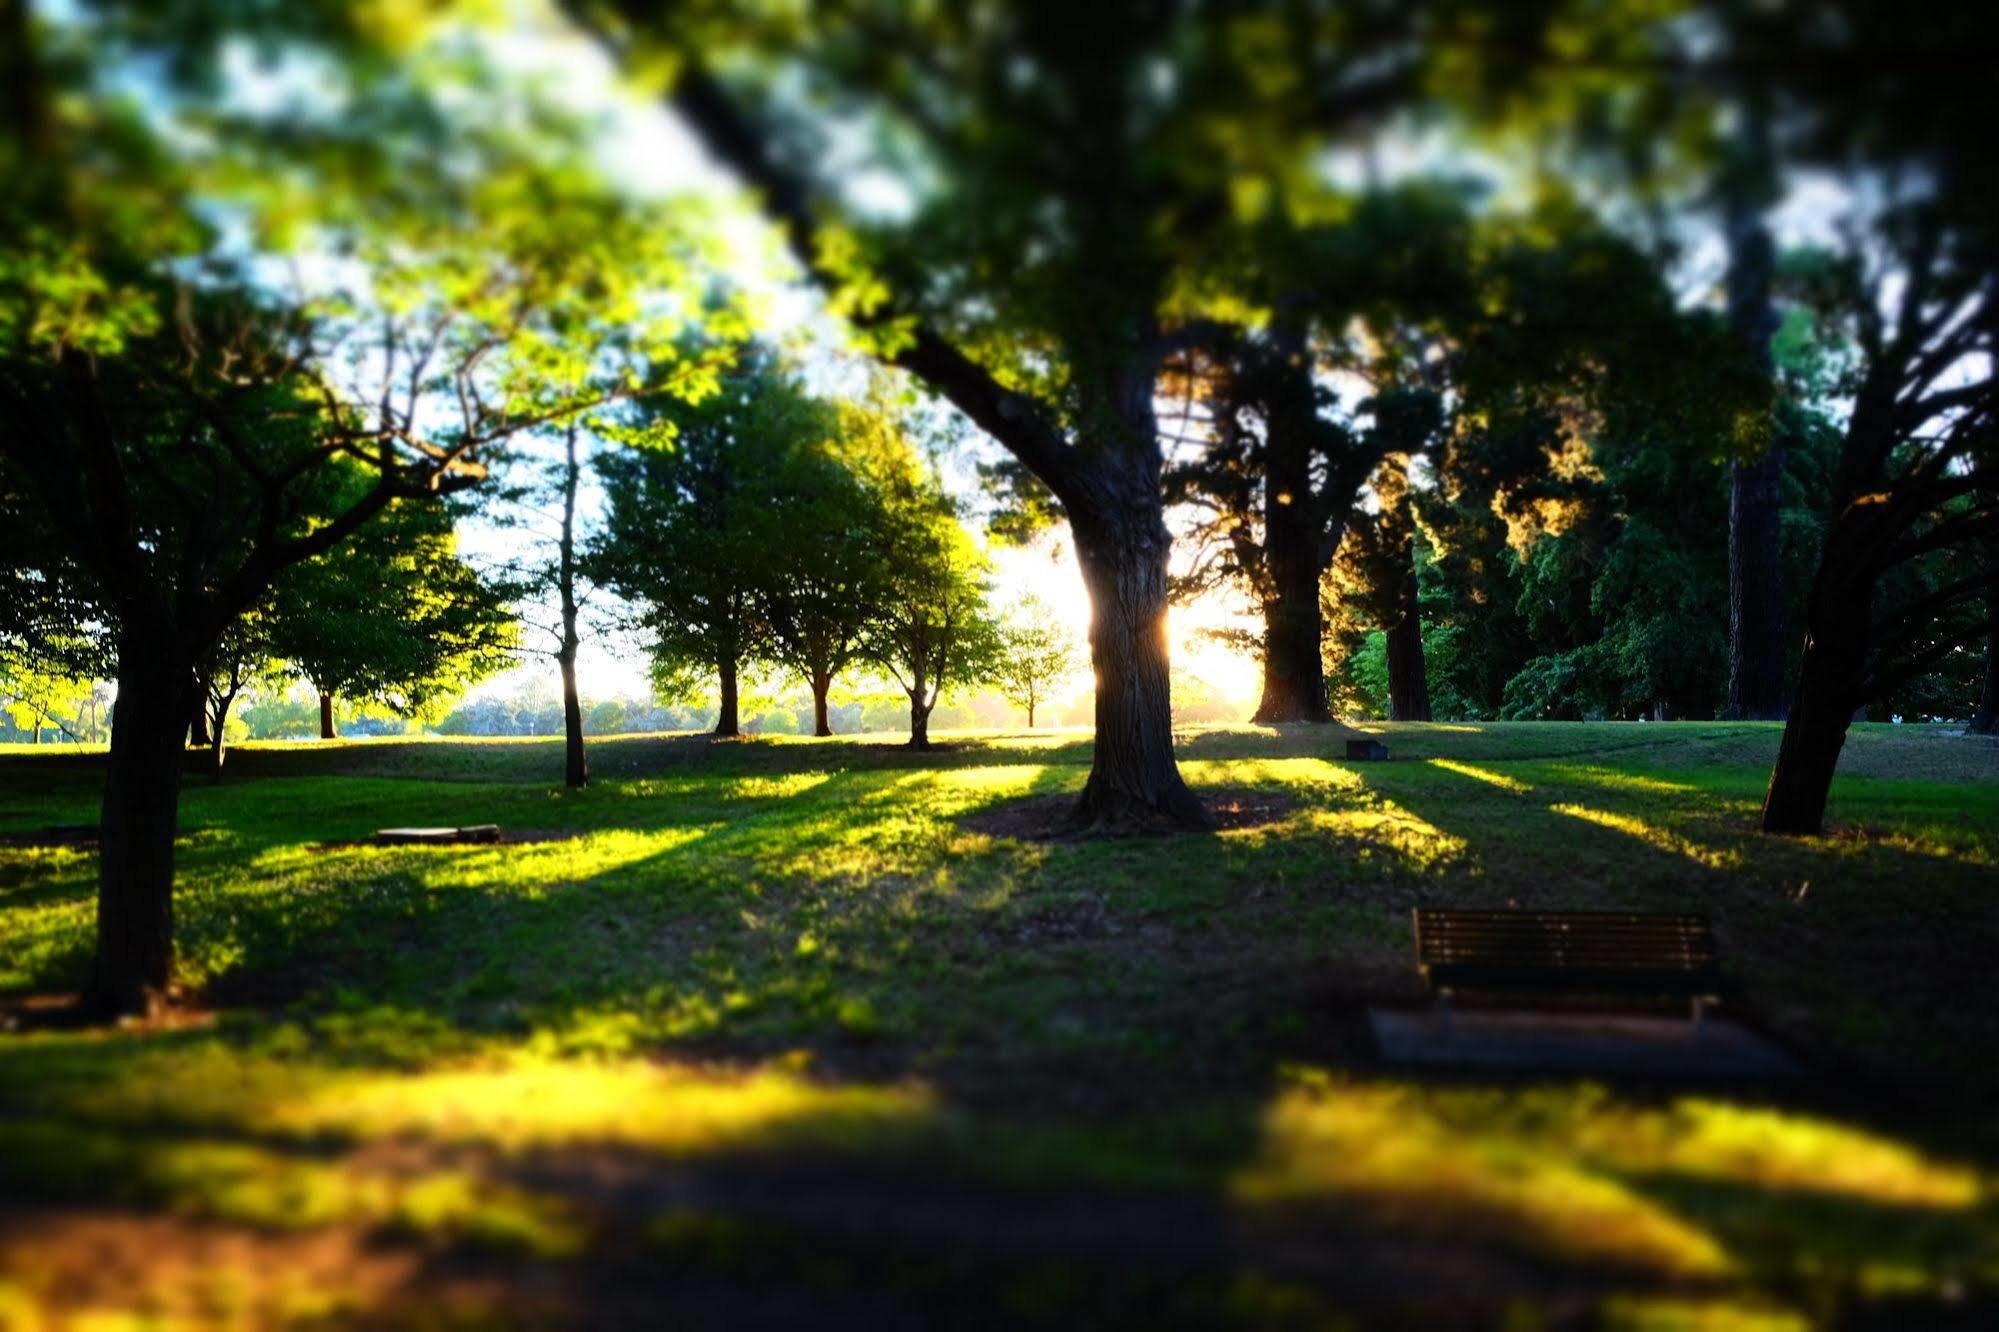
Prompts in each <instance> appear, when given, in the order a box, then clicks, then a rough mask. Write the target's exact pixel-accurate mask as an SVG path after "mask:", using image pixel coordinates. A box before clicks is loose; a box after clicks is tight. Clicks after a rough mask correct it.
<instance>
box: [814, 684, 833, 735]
mask: <svg viewBox="0 0 1999 1332" xmlns="http://www.w3.org/2000/svg"><path fill="white" fill-rule="evenodd" d="M832 688H833V673H832V672H831V671H814V672H812V734H814V735H831V734H833V723H832V720H831V718H830V716H829V715H828V712H827V708H826V695H827V693H828V692H829V691H831V689H832Z"/></svg>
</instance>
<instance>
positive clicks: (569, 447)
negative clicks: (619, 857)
mask: <svg viewBox="0 0 1999 1332" xmlns="http://www.w3.org/2000/svg"><path fill="white" fill-rule="evenodd" d="M563 446H564V450H565V451H564V456H563V470H562V535H561V537H560V539H559V546H558V549H557V552H556V554H557V561H558V563H557V567H556V577H555V582H556V590H557V593H558V595H559V596H560V598H561V602H562V641H561V643H560V644H559V645H558V646H557V648H556V652H555V656H556V661H557V662H558V663H559V664H560V666H561V668H562V781H563V784H564V785H565V786H569V787H571V788H575V787H581V786H586V785H588V784H589V781H590V767H589V764H588V762H587V761H586V760H585V758H584V754H583V699H582V696H581V695H580V694H579V693H578V692H577V689H576V652H577V649H578V648H579V647H580V646H581V644H582V638H581V636H580V635H579V634H578V633H577V632H576V487H577V482H578V480H579V478H580V476H581V474H582V469H581V467H580V466H579V465H578V464H577V461H576V425H575V423H574V422H572V423H571V424H570V426H569V429H568V430H567V431H566V432H564V435H563Z"/></svg>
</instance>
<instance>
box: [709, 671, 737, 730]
mask: <svg viewBox="0 0 1999 1332" xmlns="http://www.w3.org/2000/svg"><path fill="white" fill-rule="evenodd" d="M721 684H722V706H721V708H720V709H719V710H718V711H717V712H716V713H715V734H716V735H741V734H742V733H743V725H742V719H741V717H740V716H739V715H738V714H737V700H736V659H735V658H734V657H728V658H725V659H724V660H723V661H722V662H721Z"/></svg>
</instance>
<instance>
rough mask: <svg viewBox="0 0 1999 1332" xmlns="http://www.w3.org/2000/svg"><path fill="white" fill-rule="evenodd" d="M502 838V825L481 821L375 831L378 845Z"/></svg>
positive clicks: (447, 843) (480, 841)
mask: <svg viewBox="0 0 1999 1332" xmlns="http://www.w3.org/2000/svg"><path fill="white" fill-rule="evenodd" d="M499 840H500V825H499V824H497V823H481V824H476V825H474V826H472V827H469V828H381V829H378V830H377V831H376V833H375V844H376V845H377V846H439V845H442V846H462V845H465V844H467V843H470V844H473V845H485V844H490V843H493V842H497V841H499Z"/></svg>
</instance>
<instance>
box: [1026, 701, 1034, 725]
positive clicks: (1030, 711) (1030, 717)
mask: <svg viewBox="0 0 1999 1332" xmlns="http://www.w3.org/2000/svg"><path fill="white" fill-rule="evenodd" d="M1027 729H1028V730H1030V731H1031V730H1033V729H1034V695H1033V693H1032V692H1030V693H1029V694H1028V696H1027Z"/></svg>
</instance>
